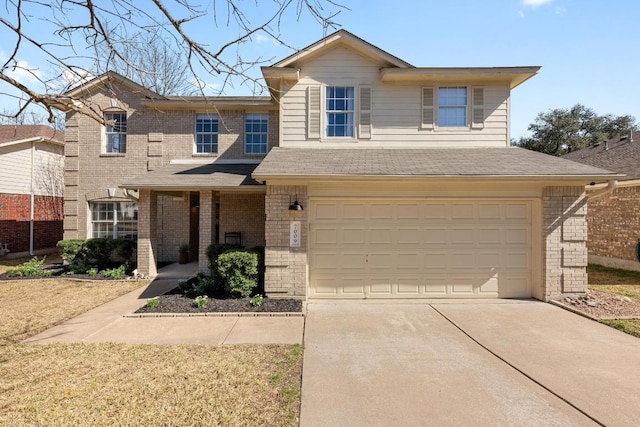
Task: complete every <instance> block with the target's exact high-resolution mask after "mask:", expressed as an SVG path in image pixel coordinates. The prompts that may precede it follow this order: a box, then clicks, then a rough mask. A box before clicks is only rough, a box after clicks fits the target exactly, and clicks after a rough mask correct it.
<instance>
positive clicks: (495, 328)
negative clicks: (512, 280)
mask: <svg viewBox="0 0 640 427" xmlns="http://www.w3.org/2000/svg"><path fill="white" fill-rule="evenodd" d="M639 368H640V340H638V339H637V338H634V337H631V336H629V335H626V334H623V333H621V332H619V331H616V330H614V329H611V328H608V327H606V326H604V325H600V324H598V323H595V322H593V321H590V320H588V319H585V318H582V317H580V316H578V315H575V314H572V313H569V312H567V311H564V310H562V309H560V308H558V307H555V306H552V305H549V304H545V303H540V302H533V301H520V302H509V301H491V302H477V303H476V302H464V303H460V302H455V303H433V304H425V303H423V304H415V303H414V304H408V303H407V304H403V303H394V302H385V303H376V302H361V303H357V302H356V303H353V302H349V303H342V302H341V303H329V302H325V303H320V302H318V303H315V302H313V303H309V304H308V305H307V320H306V330H305V352H304V371H303V380H302V407H301V423H300V424H301V426H305V427H306V426H333V425H349V426H388V425H403V426H422V425H523V426H526V425H531V426H540V425H563V426H566V425H580V426H583V425H599V424H604V425H637V420H638V419H639V418H640V381H637V374H638V369H639Z"/></svg>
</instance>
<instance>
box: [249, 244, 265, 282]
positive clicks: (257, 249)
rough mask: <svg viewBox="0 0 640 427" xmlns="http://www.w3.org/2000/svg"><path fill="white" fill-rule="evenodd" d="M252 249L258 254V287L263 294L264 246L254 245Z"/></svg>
mask: <svg viewBox="0 0 640 427" xmlns="http://www.w3.org/2000/svg"><path fill="white" fill-rule="evenodd" d="M251 251H252V252H255V253H257V254H258V287H257V292H258V293H262V294H263V293H264V271H265V265H264V246H254V247H253V248H251Z"/></svg>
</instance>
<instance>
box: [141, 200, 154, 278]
mask: <svg viewBox="0 0 640 427" xmlns="http://www.w3.org/2000/svg"><path fill="white" fill-rule="evenodd" d="M157 211H158V196H157V194H156V193H155V192H152V191H150V190H140V198H139V199H138V273H139V274H142V275H144V276H150V277H154V276H156V275H157V274H158V270H157V268H156V256H155V252H154V244H155V243H156V226H155V225H156V223H157Z"/></svg>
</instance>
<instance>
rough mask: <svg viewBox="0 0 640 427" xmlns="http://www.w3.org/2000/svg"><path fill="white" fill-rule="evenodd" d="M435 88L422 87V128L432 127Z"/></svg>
mask: <svg viewBox="0 0 640 427" xmlns="http://www.w3.org/2000/svg"><path fill="white" fill-rule="evenodd" d="M434 94H435V90H434V88H432V87H423V88H422V123H421V125H420V127H421V128H422V129H433V123H434V122H435V114H434V113H435V107H434V104H435V96H434Z"/></svg>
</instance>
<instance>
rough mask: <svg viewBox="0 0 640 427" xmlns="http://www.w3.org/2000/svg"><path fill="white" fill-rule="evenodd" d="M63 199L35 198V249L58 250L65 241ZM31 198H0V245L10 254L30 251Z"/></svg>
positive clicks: (23, 195) (22, 196) (2, 195)
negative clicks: (63, 240) (58, 244)
mask: <svg viewBox="0 0 640 427" xmlns="http://www.w3.org/2000/svg"><path fill="white" fill-rule="evenodd" d="M63 203H64V202H63V198H62V197H53V196H35V197H34V224H33V249H34V250H41V249H51V248H55V247H56V244H57V243H58V241H60V240H62V206H63ZM30 214H31V207H30V196H29V195H28V194H0V243H2V244H3V245H4V244H5V243H6V244H7V245H8V248H9V250H10V251H11V253H14V254H15V253H18V252H28V251H29V223H30Z"/></svg>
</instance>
